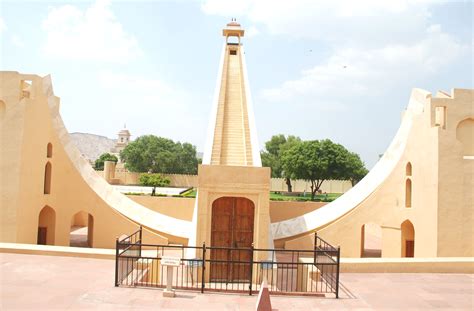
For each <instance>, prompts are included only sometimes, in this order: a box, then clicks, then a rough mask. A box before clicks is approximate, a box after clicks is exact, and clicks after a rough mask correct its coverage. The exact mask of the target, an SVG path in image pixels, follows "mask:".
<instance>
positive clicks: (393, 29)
mask: <svg viewBox="0 0 474 311" xmlns="http://www.w3.org/2000/svg"><path fill="white" fill-rule="evenodd" d="M437 2H439V0H397V1H380V0H359V1H354V0H333V1H315V0H292V1H287V0H255V1H247V0H245V1H240V0H207V1H205V2H204V3H203V4H202V7H201V8H202V10H203V11H204V12H205V13H206V14H211V15H220V16H226V17H232V16H238V17H246V18H248V19H249V20H250V21H251V22H252V23H254V24H261V25H263V26H264V28H265V29H266V30H267V31H268V32H269V33H272V34H284V35H290V36H295V37H303V38H311V39H318V40H326V41H329V42H337V43H348V42H350V43H351V44H355V43H357V44H368V45H371V44H373V43H377V42H390V41H392V40H393V39H394V38H396V39H397V40H399V41H400V40H402V41H405V42H413V40H416V38H417V36H418V35H419V34H420V33H423V32H424V30H425V29H426V22H427V19H428V18H429V16H430V13H429V7H430V5H432V4H433V3H437Z"/></svg>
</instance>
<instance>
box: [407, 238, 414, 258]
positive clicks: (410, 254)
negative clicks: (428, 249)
mask: <svg viewBox="0 0 474 311" xmlns="http://www.w3.org/2000/svg"><path fill="white" fill-rule="evenodd" d="M405 253H406V256H405V257H415V241H410V240H407V241H405Z"/></svg>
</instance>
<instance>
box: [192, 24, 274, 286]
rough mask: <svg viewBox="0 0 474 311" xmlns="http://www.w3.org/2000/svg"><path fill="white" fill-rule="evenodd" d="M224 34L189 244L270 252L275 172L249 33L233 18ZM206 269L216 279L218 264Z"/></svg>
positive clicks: (209, 275) (208, 275)
mask: <svg viewBox="0 0 474 311" xmlns="http://www.w3.org/2000/svg"><path fill="white" fill-rule="evenodd" d="M222 34H223V36H224V37H225V40H224V46H223V49H222V55H221V62H220V66H219V73H218V77H217V85H216V90H215V95H214V102H213V107H212V111H211V117H210V120H209V129H208V135H207V145H206V149H205V151H204V157H203V163H202V165H200V166H199V172H198V175H199V185H198V193H197V198H196V208H195V210H194V216H193V226H194V228H193V230H195V232H196V235H195V236H194V237H191V238H190V240H189V244H190V245H202V244H203V243H206V245H208V246H209V245H211V246H220V247H251V246H252V245H254V246H255V247H259V248H268V247H272V246H273V244H272V239H271V237H270V236H269V233H270V230H269V229H270V216H269V191H270V169H269V168H266V167H262V163H261V159H260V148H259V145H258V141H257V135H256V129H255V121H254V115H253V107H252V101H251V96H250V87H249V83H248V78H247V71H246V64H245V53H244V47H243V45H242V42H241V38H242V37H243V36H244V29H242V28H241V26H240V24H238V23H237V22H235V21H234V20H233V21H232V22H230V23H228V24H227V25H226V27H225V28H224V29H223V31H222ZM247 254H248V252H247ZM209 256H212V255H211V254H209ZM219 256H220V255H219ZM222 256H224V257H225V255H222ZM262 256H263V254H262ZM228 259H229V260H231V258H228ZM219 260H226V258H219ZM208 268H210V269H208ZM206 271H207V272H206V278H210V279H211V280H212V275H213V267H212V265H211V266H210V267H206ZM215 273H217V272H215ZM222 273H223V272H222V271H219V274H222ZM229 273H230V274H232V273H231V272H229ZM230 281H231V280H230Z"/></svg>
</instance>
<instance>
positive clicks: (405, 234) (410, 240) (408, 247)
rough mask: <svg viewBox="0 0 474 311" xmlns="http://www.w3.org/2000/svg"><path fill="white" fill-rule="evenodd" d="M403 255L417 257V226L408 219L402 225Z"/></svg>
mask: <svg viewBox="0 0 474 311" xmlns="http://www.w3.org/2000/svg"><path fill="white" fill-rule="evenodd" d="M400 229H401V230H400V231H401V234H402V236H401V241H402V257H415V227H413V224H412V223H411V221H409V220H408V219H407V220H405V221H404V222H403V223H402V225H401V226H400Z"/></svg>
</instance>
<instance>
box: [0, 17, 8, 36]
mask: <svg viewBox="0 0 474 311" xmlns="http://www.w3.org/2000/svg"><path fill="white" fill-rule="evenodd" d="M5 30H7V25H5V22H4V21H3V18H2V17H1V16H0V33H2V32H4V31H5Z"/></svg>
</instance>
